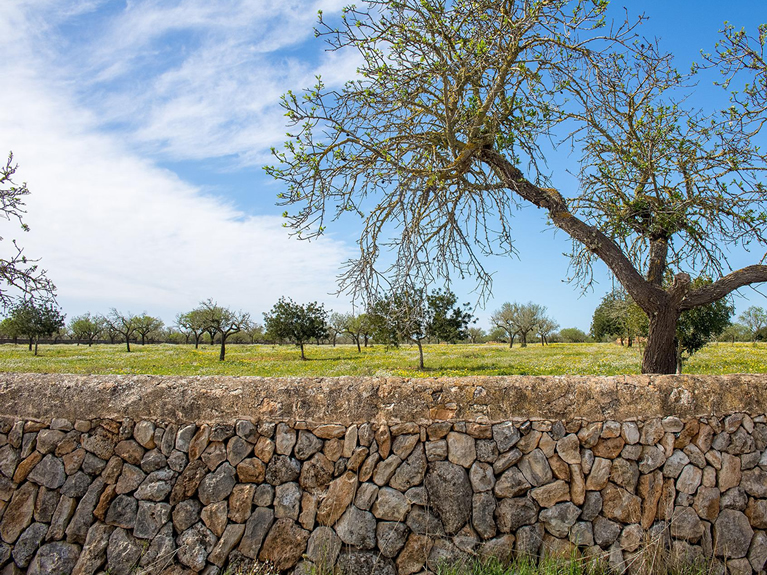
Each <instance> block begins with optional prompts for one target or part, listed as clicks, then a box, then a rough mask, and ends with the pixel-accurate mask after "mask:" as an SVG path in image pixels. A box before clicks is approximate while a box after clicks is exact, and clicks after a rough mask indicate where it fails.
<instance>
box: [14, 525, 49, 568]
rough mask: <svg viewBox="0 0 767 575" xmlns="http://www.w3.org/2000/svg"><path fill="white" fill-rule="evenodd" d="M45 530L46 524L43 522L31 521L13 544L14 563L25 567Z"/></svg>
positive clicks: (41, 539)
mask: <svg viewBox="0 0 767 575" xmlns="http://www.w3.org/2000/svg"><path fill="white" fill-rule="evenodd" d="M47 532H48V526H47V525H45V524H44V523H33V524H32V525H30V526H29V527H27V528H26V529H25V530H24V533H22V534H21V536H20V537H19V538H18V539H17V540H16V544H15V545H14V546H13V561H14V563H16V565H18V566H19V567H27V566H28V565H29V562H30V561H31V560H32V557H33V556H34V555H35V552H36V551H37V548H38V547H39V546H40V543H42V541H43V538H44V537H45V534H46V533H47Z"/></svg>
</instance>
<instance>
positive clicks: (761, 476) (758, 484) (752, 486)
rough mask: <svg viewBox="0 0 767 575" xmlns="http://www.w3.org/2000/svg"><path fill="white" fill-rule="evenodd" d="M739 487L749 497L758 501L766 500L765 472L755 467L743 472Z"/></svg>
mask: <svg viewBox="0 0 767 575" xmlns="http://www.w3.org/2000/svg"><path fill="white" fill-rule="evenodd" d="M740 485H741V487H742V488H743V489H744V490H745V491H746V493H748V494H749V495H751V496H752V497H757V498H759V499H767V471H765V470H764V469H760V468H759V467H756V468H754V469H749V470H747V471H744V472H743V477H742V478H741V483H740Z"/></svg>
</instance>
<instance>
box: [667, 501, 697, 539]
mask: <svg viewBox="0 0 767 575" xmlns="http://www.w3.org/2000/svg"><path fill="white" fill-rule="evenodd" d="M704 530H705V529H704V526H703V522H702V521H701V520H700V517H698V514H697V513H696V512H695V510H694V509H693V508H692V507H675V508H674V513H673V515H672V516H671V536H672V537H674V538H675V539H684V540H686V541H689V542H690V543H696V542H697V541H698V540H700V538H701V537H702V536H703V533H704Z"/></svg>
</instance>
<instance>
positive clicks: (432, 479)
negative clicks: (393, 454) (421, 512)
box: [424, 461, 472, 535]
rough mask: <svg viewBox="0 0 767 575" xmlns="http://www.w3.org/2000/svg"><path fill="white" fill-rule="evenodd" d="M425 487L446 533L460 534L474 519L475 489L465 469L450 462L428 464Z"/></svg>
mask: <svg viewBox="0 0 767 575" xmlns="http://www.w3.org/2000/svg"><path fill="white" fill-rule="evenodd" d="M424 483H425V485H426V490H427V491H428V493H429V501H431V502H432V505H433V506H434V508H435V509H436V511H437V513H439V516H440V518H441V519H442V524H443V526H444V528H445V532H446V533H447V534H448V535H454V534H456V533H458V531H459V530H460V529H461V527H463V526H464V525H465V524H466V523H467V522H468V521H469V518H470V516H471V496H472V489H471V483H470V481H469V475H468V473H467V472H466V469H465V468H464V467H462V466H460V465H456V464H454V463H450V462H447V461H434V462H432V463H430V464H429V470H428V472H427V473H426V479H425V481H424Z"/></svg>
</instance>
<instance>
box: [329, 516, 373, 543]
mask: <svg viewBox="0 0 767 575" xmlns="http://www.w3.org/2000/svg"><path fill="white" fill-rule="evenodd" d="M336 533H338V536H339V537H340V538H341V541H343V542H344V543H346V544H347V545H351V546H353V547H358V548H359V549H373V548H375V546H376V519H375V517H374V516H373V514H372V513H370V512H369V511H362V510H361V509H358V508H357V507H355V506H354V505H351V506H350V507H349V508H348V509H347V510H346V512H345V513H344V514H343V515H342V516H341V518H340V519H339V520H338V523H337V524H336Z"/></svg>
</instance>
